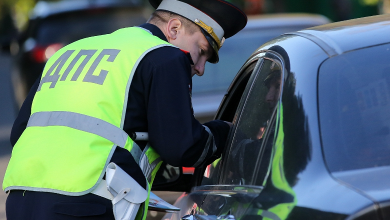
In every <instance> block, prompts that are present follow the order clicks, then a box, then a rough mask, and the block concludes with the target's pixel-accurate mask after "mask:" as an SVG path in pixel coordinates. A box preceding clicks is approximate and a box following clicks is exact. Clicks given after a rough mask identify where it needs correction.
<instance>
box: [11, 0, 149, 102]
mask: <svg viewBox="0 0 390 220" xmlns="http://www.w3.org/2000/svg"><path fill="white" fill-rule="evenodd" d="M146 16H147V15H146V13H144V8H143V4H142V2H141V1H139V0H97V1H90V0H77V1H75V0H73V1H69V0H68V1H58V2H45V1H41V2H38V3H37V4H36V6H35V7H34V9H33V11H32V12H31V15H30V19H29V21H28V24H27V28H26V30H25V31H24V32H22V33H21V34H20V35H19V37H18V38H17V40H16V41H15V42H13V43H12V44H11V50H13V51H12V52H13V54H14V59H13V61H14V62H13V70H12V84H13V89H14V95H15V100H16V103H15V104H16V108H17V109H19V108H20V106H21V105H22V103H23V101H24V99H25V98H26V95H27V93H28V91H29V90H30V88H31V86H32V85H33V84H34V82H35V81H36V79H37V78H38V77H40V76H41V74H42V71H43V68H44V66H45V63H46V61H47V60H48V59H49V58H50V57H51V56H52V55H53V54H54V53H55V52H56V51H58V50H59V49H60V48H62V47H63V46H65V45H67V44H69V43H72V42H74V41H77V40H79V39H82V38H86V37H90V36H96V35H101V34H108V33H111V32H113V31H115V30H117V29H120V28H124V27H130V26H134V25H139V24H142V23H144V22H145V21H146V19H147V17H146Z"/></svg>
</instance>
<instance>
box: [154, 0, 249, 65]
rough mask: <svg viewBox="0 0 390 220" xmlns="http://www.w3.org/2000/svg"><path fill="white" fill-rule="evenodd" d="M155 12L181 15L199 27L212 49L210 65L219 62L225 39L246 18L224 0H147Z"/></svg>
mask: <svg viewBox="0 0 390 220" xmlns="http://www.w3.org/2000/svg"><path fill="white" fill-rule="evenodd" d="M149 2H150V4H151V5H152V6H153V7H154V8H156V10H164V11H170V12H173V13H175V14H178V15H181V16H183V17H185V18H187V19H188V20H190V21H192V22H194V23H195V24H197V25H199V26H200V27H201V30H202V33H203V34H204V36H205V37H206V39H207V41H208V42H209V44H210V46H211V47H212V48H213V51H214V53H213V56H212V57H211V59H210V60H209V62H211V63H217V62H218V61H219V57H218V51H219V49H220V48H221V47H222V45H223V42H224V41H225V38H229V37H231V36H233V35H235V34H236V33H237V32H239V31H240V30H242V29H243V28H244V27H245V25H246V23H247V20H248V19H247V16H246V15H245V13H244V12H243V11H241V10H240V9H239V8H237V7H236V6H234V5H233V4H231V3H229V2H227V1H224V0H149Z"/></svg>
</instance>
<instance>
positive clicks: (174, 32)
mask: <svg viewBox="0 0 390 220" xmlns="http://www.w3.org/2000/svg"><path fill="white" fill-rule="evenodd" d="M166 33H167V35H168V36H167V37H168V42H170V41H171V40H176V39H177V37H178V36H179V35H180V34H183V33H184V26H183V24H182V23H181V21H180V20H179V19H177V18H171V19H170V20H169V21H168V23H167V26H166Z"/></svg>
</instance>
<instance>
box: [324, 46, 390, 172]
mask: <svg viewBox="0 0 390 220" xmlns="http://www.w3.org/2000/svg"><path fill="white" fill-rule="evenodd" d="M389 60H390V44H386V45H381V46H376V47H371V48H366V49H361V50H357V51H353V52H349V53H345V54H343V55H340V56H337V57H334V58H331V59H329V60H328V61H326V62H325V63H324V64H323V65H322V66H321V68H320V71H319V91H318V92H319V93H318V95H319V110H320V111H319V113H320V127H321V135H322V143H323V149H324V153H325V159H326V162H327V165H328V167H329V169H330V171H332V172H333V171H343V170H354V169H361V168H370V167H378V166H388V165H390V114H389V112H390V62H389Z"/></svg>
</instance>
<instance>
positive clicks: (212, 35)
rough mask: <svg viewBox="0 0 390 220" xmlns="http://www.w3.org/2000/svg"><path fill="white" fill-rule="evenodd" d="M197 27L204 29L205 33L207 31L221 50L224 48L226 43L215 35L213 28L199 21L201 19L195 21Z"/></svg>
mask: <svg viewBox="0 0 390 220" xmlns="http://www.w3.org/2000/svg"><path fill="white" fill-rule="evenodd" d="M194 22H195V23H196V24H197V25H199V26H200V27H201V28H203V29H204V30H205V31H207V33H208V34H210V36H211V37H212V38H213V39H214V40H215V42H217V44H218V47H219V48H221V47H222V44H223V42H224V38H222V42H221V41H220V40H219V38H218V36H217V35H216V34H215V33H214V30H213V28H212V27H210V26H208V25H207V24H205V23H204V22H203V21H201V20H199V19H197V18H196V19H195V21H194Z"/></svg>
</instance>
